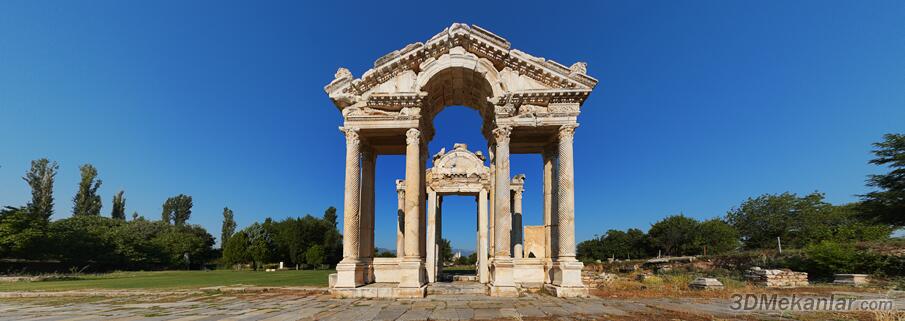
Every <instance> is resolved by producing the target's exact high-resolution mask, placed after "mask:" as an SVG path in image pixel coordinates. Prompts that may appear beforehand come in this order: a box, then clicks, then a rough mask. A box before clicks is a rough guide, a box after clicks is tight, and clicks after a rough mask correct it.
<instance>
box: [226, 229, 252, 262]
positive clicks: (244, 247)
mask: <svg viewBox="0 0 905 321" xmlns="http://www.w3.org/2000/svg"><path fill="white" fill-rule="evenodd" d="M248 244H249V240H248V235H247V234H245V232H244V231H240V232H238V233H236V234H233V235H232V236H230V237H229V239H228V240H227V241H226V244H225V245H223V261H224V262H226V263H227V264H230V265H233V264H243V263H248V262H251V253H249V251H248Z"/></svg>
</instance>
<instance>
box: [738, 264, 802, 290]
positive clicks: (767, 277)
mask: <svg viewBox="0 0 905 321" xmlns="http://www.w3.org/2000/svg"><path fill="white" fill-rule="evenodd" d="M745 278H746V279H748V281H750V282H752V283H754V284H755V285H758V286H764V287H768V288H794V287H800V286H807V285H808V273H807V272H795V271H792V270H789V269H772V270H770V269H762V268H760V267H757V266H755V267H753V268H751V269H748V271H747V272H746V273H745Z"/></svg>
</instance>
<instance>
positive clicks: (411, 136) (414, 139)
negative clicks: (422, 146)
mask: <svg viewBox="0 0 905 321" xmlns="http://www.w3.org/2000/svg"><path fill="white" fill-rule="evenodd" d="M420 142H421V131H420V130H418V129H417V128H409V130H408V131H406V132H405V143H406V144H418V143H420Z"/></svg>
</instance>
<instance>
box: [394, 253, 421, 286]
mask: <svg viewBox="0 0 905 321" xmlns="http://www.w3.org/2000/svg"><path fill="white" fill-rule="evenodd" d="M424 283H425V275H424V264H423V263H422V262H421V260H418V261H411V260H403V261H402V262H400V263H399V287H400V288H421V287H423V286H424Z"/></svg>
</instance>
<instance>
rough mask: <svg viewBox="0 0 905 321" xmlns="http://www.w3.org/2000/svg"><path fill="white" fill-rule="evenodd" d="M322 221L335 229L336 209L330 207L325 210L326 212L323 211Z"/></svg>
mask: <svg viewBox="0 0 905 321" xmlns="http://www.w3.org/2000/svg"><path fill="white" fill-rule="evenodd" d="M324 221H326V222H327V223H330V225H333V227H334V228H336V208H335V207H333V206H330V207H328V208H327V210H326V211H324Z"/></svg>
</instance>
